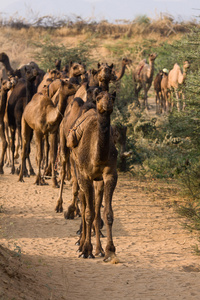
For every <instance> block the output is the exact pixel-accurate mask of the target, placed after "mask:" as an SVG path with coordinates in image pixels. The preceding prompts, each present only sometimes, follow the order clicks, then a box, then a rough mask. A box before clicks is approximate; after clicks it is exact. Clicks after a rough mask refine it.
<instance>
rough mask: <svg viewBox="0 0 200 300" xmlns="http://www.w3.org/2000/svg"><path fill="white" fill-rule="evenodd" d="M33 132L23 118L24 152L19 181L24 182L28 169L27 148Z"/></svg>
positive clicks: (22, 153) (22, 152)
mask: <svg viewBox="0 0 200 300" xmlns="http://www.w3.org/2000/svg"><path fill="white" fill-rule="evenodd" d="M32 133H33V130H32V129H31V128H30V127H29V125H28V124H27V123H26V121H25V120H24V118H23V117H22V150H21V168H20V172H19V181H23V176H24V170H25V168H26V166H25V164H26V156H27V147H28V145H29V144H30V141H31V137H32Z"/></svg>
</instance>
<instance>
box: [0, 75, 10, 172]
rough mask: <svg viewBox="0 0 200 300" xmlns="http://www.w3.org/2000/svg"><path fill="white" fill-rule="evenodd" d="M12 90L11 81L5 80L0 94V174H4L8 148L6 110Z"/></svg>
mask: <svg viewBox="0 0 200 300" xmlns="http://www.w3.org/2000/svg"><path fill="white" fill-rule="evenodd" d="M10 88H11V82H10V81H9V80H3V81H2V82H1V93H0V138H1V143H2V149H1V156H0V174H3V165H4V156H5V153H6V148H7V141H6V136H5V126H4V114H5V110H6V103H7V94H8V91H9V89H10Z"/></svg>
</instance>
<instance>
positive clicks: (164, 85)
mask: <svg viewBox="0 0 200 300" xmlns="http://www.w3.org/2000/svg"><path fill="white" fill-rule="evenodd" d="M165 70H166V71H167V72H163V77H162V80H161V84H160V86H161V96H162V103H163V110H164V111H165V112H169V111H170V110H171V104H172V103H171V99H170V89H169V88H168V70H167V69H163V71H165Z"/></svg>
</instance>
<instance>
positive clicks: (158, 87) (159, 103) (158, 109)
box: [153, 70, 163, 114]
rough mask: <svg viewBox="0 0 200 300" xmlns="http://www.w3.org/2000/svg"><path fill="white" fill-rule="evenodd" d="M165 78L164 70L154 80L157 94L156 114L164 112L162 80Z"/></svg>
mask: <svg viewBox="0 0 200 300" xmlns="http://www.w3.org/2000/svg"><path fill="white" fill-rule="evenodd" d="M162 78H163V70H160V71H159V72H158V74H157V75H156V77H155V79H154V82H153V84H154V90H155V93H156V114H160V113H161V112H162V99H161V97H162V95H161V80H162Z"/></svg>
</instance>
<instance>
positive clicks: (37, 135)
mask: <svg viewBox="0 0 200 300" xmlns="http://www.w3.org/2000/svg"><path fill="white" fill-rule="evenodd" d="M42 138H43V136H42V134H41V133H38V132H36V131H35V142H36V163H37V173H36V181H35V184H37V185H44V184H45V181H44V180H43V179H42V178H41V162H42Z"/></svg>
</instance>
